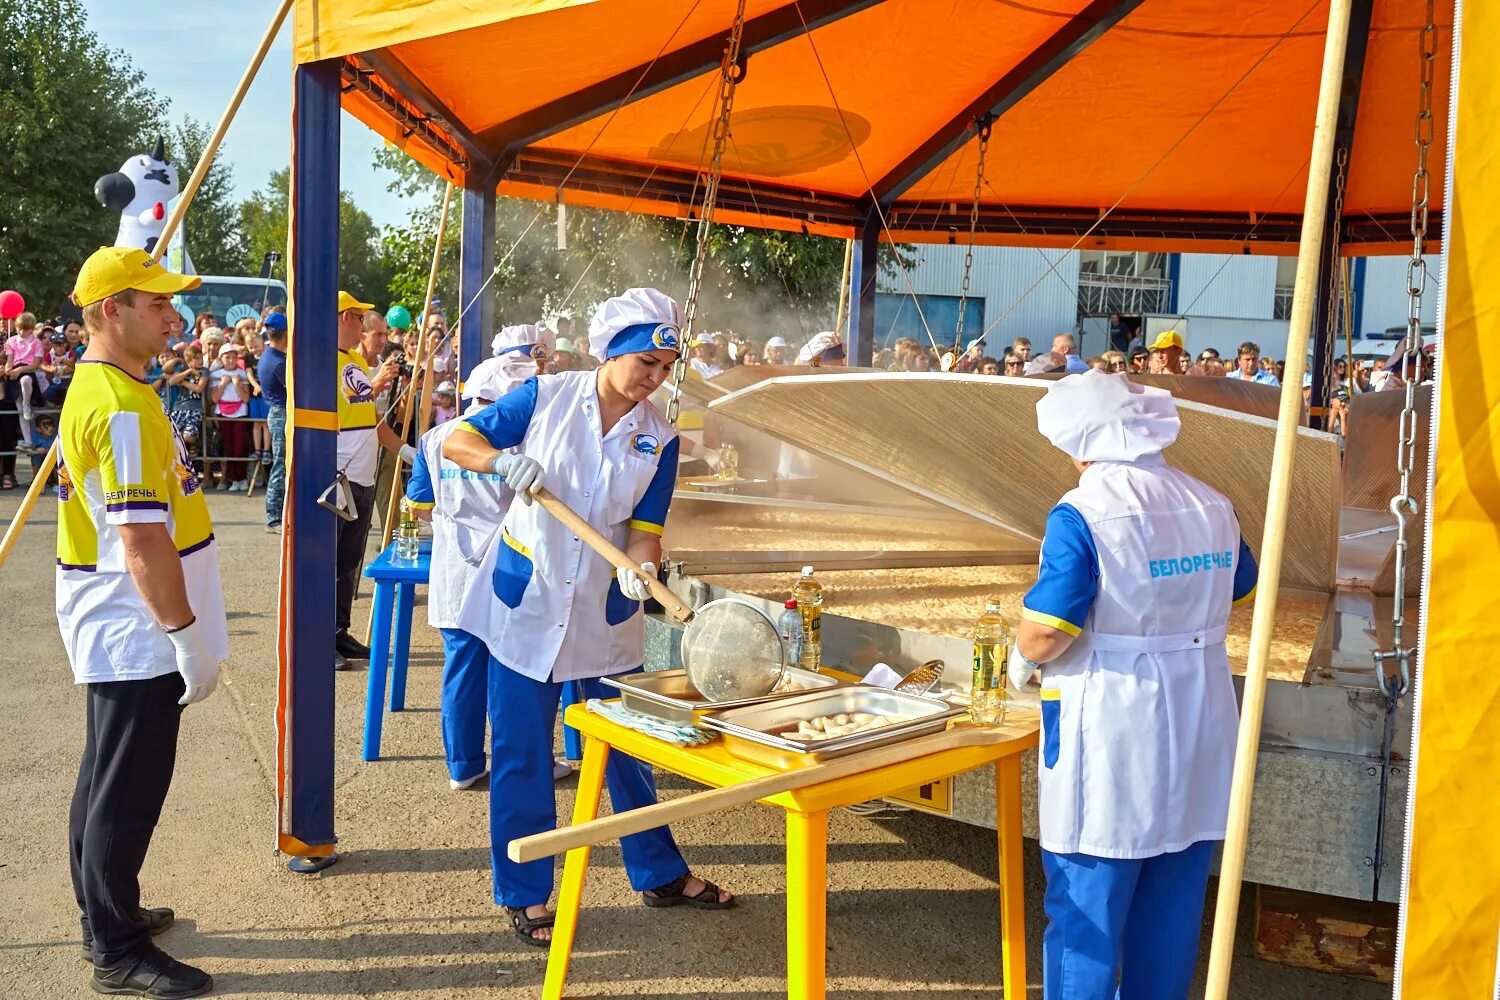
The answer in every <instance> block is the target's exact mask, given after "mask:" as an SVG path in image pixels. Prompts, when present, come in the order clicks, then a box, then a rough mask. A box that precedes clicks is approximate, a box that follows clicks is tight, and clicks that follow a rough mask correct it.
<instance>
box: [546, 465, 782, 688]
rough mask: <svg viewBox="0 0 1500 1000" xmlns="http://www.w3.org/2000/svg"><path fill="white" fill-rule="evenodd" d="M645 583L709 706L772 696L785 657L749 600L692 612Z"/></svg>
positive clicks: (614, 549)
mask: <svg viewBox="0 0 1500 1000" xmlns="http://www.w3.org/2000/svg"><path fill="white" fill-rule="evenodd" d="M532 495H533V496H534V497H535V499H536V502H537V503H539V504H541V505H542V507H544V508H545V509H546V510H547V512H548V513H549V514H551V515H552V516H553V517H555V518H557V519H558V520H559V521H561V522H562V523H563V524H565V525H567V526H568V528H570V529H571V530H572V532H573V533H574V534H575V535H577V536H578V537H579V538H580V539H581V540H582V541H583V542H584V543H585V544H586V545H588V547H589V548H591V549H593V550H594V551H595V552H597V553H599V554H600V555H601V556H603V557H604V558H605V559H607V560H609V562H610V563H611V564H612V565H614V566H616V567H617V568H623V569H630V570H638V569H639V567H638V566H637V565H636V563H635V562H634V561H633V560H632V559H631V558H630V557H629V556H628V555H626V554H625V553H624V552H622V551H620V548H619V546H617V545H615V544H614V543H613V542H611V541H610V540H609V539H608V538H605V537H604V536H603V535H601V534H600V533H599V531H598V530H597V529H596V528H595V527H594V526H593V525H591V524H589V523H588V522H587V521H585V520H584V519H583V518H581V517H579V516H578V514H577V513H575V512H574V511H573V509H572V508H571V507H569V506H568V505H567V504H565V503H563V502H562V501H561V500H559V499H558V498H557V497H555V496H553V495H552V494H551V493H549V492H548V491H547V490H545V489H542V488H540V487H533V488H532ZM646 583H647V584H648V585H649V587H650V588H651V596H653V597H655V598H656V599H657V600H658V601H660V602H661V605H662V607H664V608H666V610H667V613H668V614H670V615H671V616H672V617H674V618H676V619H677V620H678V621H680V622H682V624H683V630H682V665H683V667H684V668H686V670H687V675H688V680H690V681H692V683H693V686H694V687H695V688H697V689H698V693H699V694H701V695H703V697H705V698H707V699H708V700H709V701H730V700H733V699H737V698H757V697H759V696H761V695H763V694H770V693H771V689H772V688H774V687H775V686H776V685H777V684H778V683H780V682H781V676H782V674H783V672H784V671H785V670H786V652H785V650H784V649H783V648H782V644H781V634H780V633H779V632H777V631H776V626H775V624H773V623H772V621H771V619H769V618H767V617H766V616H765V613H764V612H762V611H761V610H760V609H759V608H757V607H756V606H755V605H753V604H751V603H749V602H748V601H741V600H736V599H735V598H732V597H726V598H723V599H722V600H717V601H709V602H708V603H707V604H705V605H704V606H703V607H702V609H700V610H699V611H697V612H694V611H693V610H692V609H691V608H689V607H687V605H685V604H684V603H683V601H682V598H680V597H678V596H677V595H676V594H674V593H672V591H670V590H668V589H667V588H666V586H664V585H663V584H662V582H661V581H660V580H657V579H655V578H652V579H650V580H647V581H646Z"/></svg>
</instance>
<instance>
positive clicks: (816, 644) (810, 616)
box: [792, 566, 823, 670]
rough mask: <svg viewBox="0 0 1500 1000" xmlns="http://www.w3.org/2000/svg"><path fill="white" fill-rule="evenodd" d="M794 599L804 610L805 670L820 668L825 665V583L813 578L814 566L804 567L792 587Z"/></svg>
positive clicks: (799, 609)
mask: <svg viewBox="0 0 1500 1000" xmlns="http://www.w3.org/2000/svg"><path fill="white" fill-rule="evenodd" d="M792 600H794V601H796V602H797V610H798V611H800V612H802V663H801V667H802V669H803V670H818V669H820V668H821V667H822V665H823V585H822V584H821V583H819V582H818V581H817V580H815V579H813V568H812V567H811V566H803V567H802V578H801V579H800V580H798V581H797V585H796V586H795V587H793V588H792Z"/></svg>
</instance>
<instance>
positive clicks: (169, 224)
mask: <svg viewBox="0 0 1500 1000" xmlns="http://www.w3.org/2000/svg"><path fill="white" fill-rule="evenodd" d="M292 3H293V0H282V2H281V7H280V9H278V10H277V11H276V16H275V17H274V18H273V19H272V20H271V24H270V26H269V27H268V28H266V33H265V35H263V36H262V37H261V40H260V47H259V48H257V49H256V50H255V55H254V56H252V57H251V59H250V65H249V66H246V67H245V75H244V76H242V77H241V78H240V85H239V86H238V87H236V88H235V91H234V96H232V97H231V98H230V99H229V106H228V107H227V108H225V109H224V115H223V117H221V118H220V119H219V124H218V127H217V128H215V129H214V131H213V134H212V135H211V136H209V139H208V145H206V146H204V147H203V155H202V156H200V157H199V158H198V164H197V166H195V167H194V168H193V173H192V176H191V177H189V178H188V182H187V186H186V187H184V188H183V189H182V195H181V197H179V198H178V199H177V207H176V208H174V209H173V210H172V214H171V215H169V216H168V217H167V221H166V224H165V225H163V226H162V231H161V236H159V237H157V240H156V246H155V248H153V249H152V251H151V259H152V260H161V258H162V255H163V254H165V253H166V252H167V243H168V242H169V241H170V240H171V239H172V234H173V233H175V232H176V231H177V227H178V226H180V225H181V224H182V217H183V216H184V215H185V214H187V210H188V206H189V205H191V204H192V203H193V198H194V196H196V195H197V193H198V188H199V186H200V185H201V184H202V183H203V178H204V176H205V175H206V174H207V173H208V168H209V167H210V166H212V165H213V162H214V157H215V156H216V155H218V152H219V146H220V144H221V143H223V141H224V134H225V133H226V132H228V131H229V123H230V122H232V121H234V116H235V113H236V112H237V111H239V109H240V104H241V102H243V101H244V99H245V92H246V91H248V90H249V89H250V84H251V82H252V81H253V80H254V79H255V76H256V74H257V73H259V72H260V67H261V64H262V63H264V62H265V61H266V53H267V52H269V51H270V50H271V43H272V42H274V41H275V40H276V36H277V34H278V33H280V31H281V26H282V24H284V23H285V22H286V16H287V14H288V13H290V12H291V9H292ZM57 459H58V443H57V441H54V442H52V447H51V448H50V449H48V451H47V457H46V458H44V459H43V460H42V464H41V466H40V467H39V468H38V469H37V474H36V478H35V479H33V480H32V482H31V488H30V489H28V490H27V491H26V496H25V498H24V499H23V500H22V501H21V506H20V507H18V508H17V509H16V514H15V517H13V518H11V521H10V527H9V528H7V529H5V538H4V540H3V541H0V568H3V567H4V566H5V560H6V559H7V558H8V557H9V556H10V550H11V548H13V547H14V546H15V544H16V539H17V538H19V537H20V534H21V529H22V528H24V527H26V521H27V519H28V518H29V517H31V509H32V508H33V507H35V506H36V501H37V498H38V497H40V496H41V495H42V489H41V487H40V486H39V485H37V484H38V483H45V482H46V481H47V477H48V476H50V475H51V474H52V470H53V469H54V468H55V467H56V466H57Z"/></svg>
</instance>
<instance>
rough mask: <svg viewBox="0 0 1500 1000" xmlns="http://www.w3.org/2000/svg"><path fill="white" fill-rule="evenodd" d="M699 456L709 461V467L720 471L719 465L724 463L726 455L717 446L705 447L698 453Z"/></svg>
mask: <svg viewBox="0 0 1500 1000" xmlns="http://www.w3.org/2000/svg"><path fill="white" fill-rule="evenodd" d="M698 457H699V458H701V459H703V461H705V462H707V463H708V467H709V468H710V469H713V470H714V471H715V472H718V471H719V466H721V465H723V464H724V456H723V454H722V453H721V452H720V451H719V450H718V449H716V448H704V449H703V450H702V451H701V452H699V453H698Z"/></svg>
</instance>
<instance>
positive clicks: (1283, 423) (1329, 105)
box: [1204, 0, 1351, 1000]
mask: <svg viewBox="0 0 1500 1000" xmlns="http://www.w3.org/2000/svg"><path fill="white" fill-rule="evenodd" d="M1350 3H1351V0H1331V2H1330V3H1329V7H1328V36H1327V39H1326V41H1325V43H1324V46H1323V74H1322V79H1321V80H1320V82H1319V85H1318V111H1317V118H1316V119H1315V123H1314V126H1313V141H1312V160H1311V162H1310V164H1309V166H1308V171H1307V199H1306V201H1305V203H1304V206H1303V209H1302V238H1301V242H1300V244H1299V247H1298V251H1297V281H1296V285H1295V286H1294V288H1293V291H1292V315H1291V321H1290V332H1289V335H1288V337H1287V345H1286V377H1285V378H1284V379H1283V380H1282V383H1281V409H1280V411H1279V412H1278V414H1277V417H1276V450H1275V452H1274V453H1273V455H1272V458H1271V480H1270V489H1269V493H1268V498H1267V502H1266V522H1265V531H1264V533H1263V534H1262V535H1261V545H1260V574H1259V577H1258V578H1257V580H1256V591H1255V593H1256V598H1255V614H1254V617H1253V619H1252V620H1251V625H1250V655H1249V664H1248V666H1247V667H1246V669H1245V687H1244V697H1243V699H1242V702H1241V705H1240V729H1239V741H1238V745H1237V746H1236V747H1235V757H1234V781H1233V783H1232V785H1231V786H1230V793H1229V823H1228V827H1227V829H1226V835H1225V838H1224V860H1223V861H1222V863H1221V864H1220V865H1219V897H1218V902H1217V907H1216V910H1215V913H1214V935H1213V947H1212V950H1211V951H1210V952H1209V961H1208V986H1207V989H1206V991H1205V993H1204V997H1205V1000H1226V998H1227V997H1228V995H1229V973H1230V967H1231V965H1232V964H1233V961H1234V933H1235V925H1236V922H1237V921H1238V918H1239V909H1240V884H1241V882H1242V880H1243V879H1244V877H1245V847H1246V844H1247V842H1248V840H1249V832H1250V803H1251V799H1252V798H1253V796H1254V793H1255V764H1256V761H1257V759H1258V757H1259V755H1260V726H1261V718H1262V716H1263V714H1264V712H1265V707H1266V664H1267V661H1268V660H1269V658H1270V653H1271V638H1272V632H1273V630H1274V629H1275V626H1276V597H1277V591H1278V590H1279V589H1280V582H1281V556H1282V550H1283V548H1284V547H1285V544H1286V521H1287V506H1288V502H1289V499H1290V496H1291V488H1292V458H1293V456H1294V455H1295V453H1296V444H1297V427H1298V424H1300V423H1301V417H1302V375H1303V372H1304V371H1306V368H1307V343H1308V339H1309V337H1310V335H1311V333H1312V317H1313V303H1314V299H1315V298H1316V296H1317V288H1316V285H1317V276H1318V261H1319V260H1321V259H1322V255H1323V236H1324V233H1325V232H1326V231H1327V228H1326V227H1325V226H1324V221H1325V220H1324V215H1325V213H1326V212H1327V209H1328V177H1329V174H1330V172H1331V171H1332V169H1333V153H1334V149H1333V146H1334V127H1335V124H1336V118H1337V115H1338V101H1339V87H1340V84H1341V82H1342V77H1343V66H1344V48H1345V45H1346V44H1347V42H1348V39H1349V8H1350Z"/></svg>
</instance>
